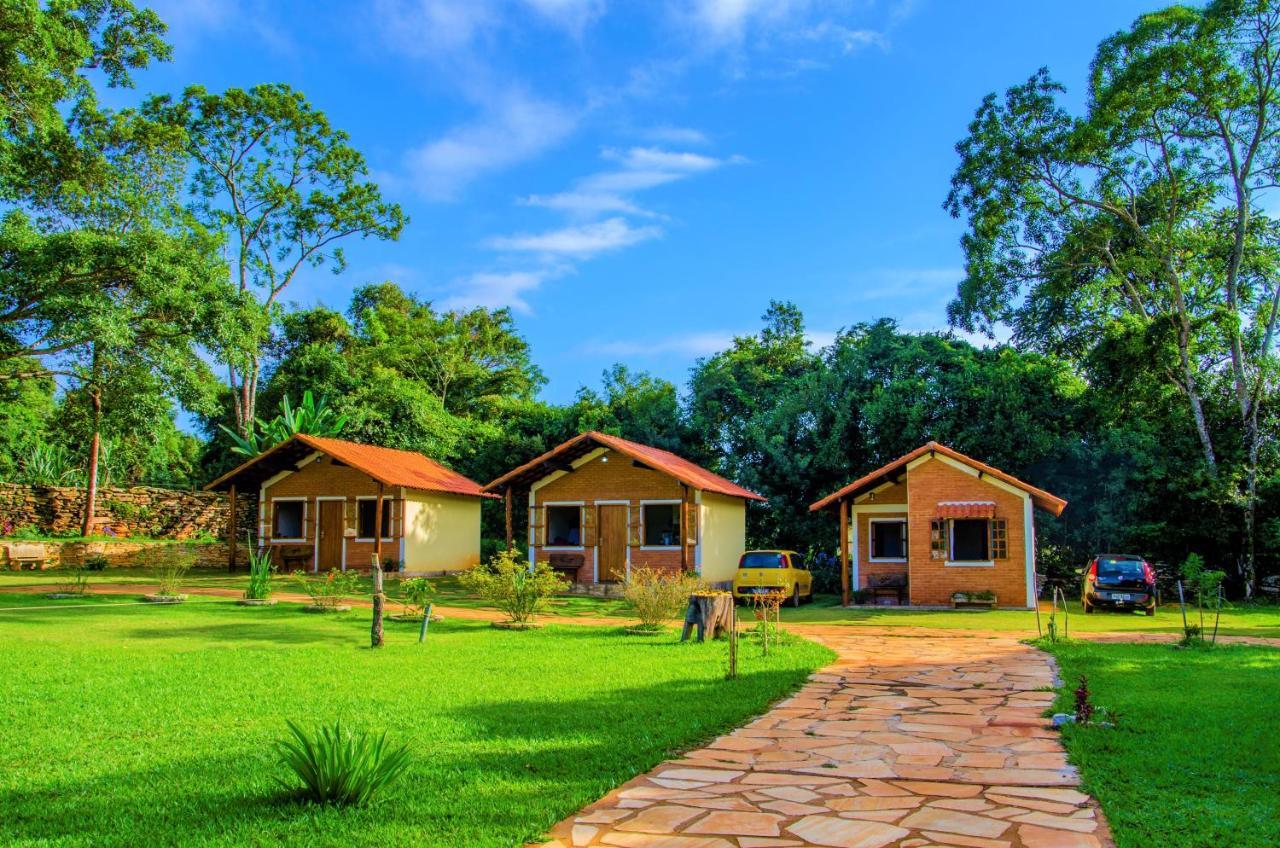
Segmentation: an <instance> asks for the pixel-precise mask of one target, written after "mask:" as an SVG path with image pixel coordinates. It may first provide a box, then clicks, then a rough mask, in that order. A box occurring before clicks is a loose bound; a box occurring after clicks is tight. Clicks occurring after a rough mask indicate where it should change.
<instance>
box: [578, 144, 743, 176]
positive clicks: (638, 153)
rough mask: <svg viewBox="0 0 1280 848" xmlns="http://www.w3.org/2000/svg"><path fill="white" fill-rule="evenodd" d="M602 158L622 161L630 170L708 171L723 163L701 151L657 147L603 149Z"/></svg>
mask: <svg viewBox="0 0 1280 848" xmlns="http://www.w3.org/2000/svg"><path fill="white" fill-rule="evenodd" d="M603 156H604V158H606V159H613V160H615V161H617V162H620V163H622V165H623V167H625V168H627V169H628V170H632V171H659V170H661V171H682V172H688V173H696V172H698V171H709V170H711V169H712V168H718V167H720V165H722V164H724V163H723V162H722V161H721V160H720V159H716V158H715V157H713V156H704V155H702V154H701V153H686V152H682V151H672V150H662V149H661V148H657V147H632V148H631V149H630V150H626V151H617V150H605V151H604V153H603Z"/></svg>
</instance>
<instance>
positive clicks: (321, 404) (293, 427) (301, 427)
mask: <svg viewBox="0 0 1280 848" xmlns="http://www.w3.org/2000/svg"><path fill="white" fill-rule="evenodd" d="M220 426H222V425H220ZM346 426H347V416H345V415H339V414H338V413H337V412H335V411H334V410H333V409H331V408H330V407H329V404H328V401H326V400H325V398H324V397H321V398H320V399H319V400H316V399H315V396H314V395H312V394H311V390H310V389H307V390H306V391H305V392H303V393H302V402H301V403H299V404H298V405H297V406H296V407H295V406H293V405H292V404H291V403H290V402H289V398H288V397H287V396H286V397H284V398H282V399H281V401H280V412H279V413H278V414H277V415H276V417H275V418H272V419H271V420H270V421H263V420H262V419H261V418H255V419H254V420H253V425H252V426H251V427H250V428H249V432H248V434H247V435H241V434H239V433H237V432H235V431H234V430H232V429H231V428H229V427H226V426H222V431H223V432H224V433H226V434H227V435H228V436H230V437H231V440H232V441H233V442H234V443H235V444H234V446H233V447H232V448H231V452H232V453H237V454H240V455H241V456H257V455H258V454H260V453H262V452H263V451H265V450H267V449H268V448H270V447H273V446H274V445H278V444H280V443H281V442H283V441H284V440H285V439H287V438H289V437H290V436H294V435H297V434H298V433H307V434H310V435H312V436H337V435H341V433H342V429H343V428H344V427H346Z"/></svg>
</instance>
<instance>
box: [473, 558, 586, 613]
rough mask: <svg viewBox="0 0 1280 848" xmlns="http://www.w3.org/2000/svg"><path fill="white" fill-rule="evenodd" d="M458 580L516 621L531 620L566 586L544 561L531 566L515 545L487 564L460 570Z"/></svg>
mask: <svg viewBox="0 0 1280 848" xmlns="http://www.w3.org/2000/svg"><path fill="white" fill-rule="evenodd" d="M461 582H462V585H463V587H464V588H466V589H467V590H468V591H470V592H474V593H475V594H477V595H479V596H480V597H481V598H484V599H485V600H486V601H488V602H489V603H491V604H493V605H494V606H495V607H497V608H498V609H500V610H502V611H503V612H505V613H506V614H507V616H508V617H509V618H510V619H511V621H513V622H516V623H517V624H523V623H526V622H530V621H532V620H533V618H534V616H536V615H537V614H538V613H540V612H542V610H543V609H544V608H545V607H546V604H547V598H549V597H551V596H552V595H554V594H555V593H556V592H560V591H563V590H564V589H565V588H567V587H568V584H567V583H565V581H564V579H563V578H562V577H561V576H560V575H559V574H556V573H555V572H554V571H552V570H551V566H549V565H547V564H546V563H545V562H539V563H538V564H537V566H536V567H535V568H530V567H529V564H528V562H526V561H524V560H522V559H521V558H520V553H519V551H517V550H516V549H515V548H507V549H505V550H502V551H499V552H498V553H497V554H496V555H495V556H494V557H493V559H491V560H490V561H489V563H488V564H487V565H482V566H477V567H476V568H473V569H471V570H470V571H467V572H463V574H462V577H461Z"/></svg>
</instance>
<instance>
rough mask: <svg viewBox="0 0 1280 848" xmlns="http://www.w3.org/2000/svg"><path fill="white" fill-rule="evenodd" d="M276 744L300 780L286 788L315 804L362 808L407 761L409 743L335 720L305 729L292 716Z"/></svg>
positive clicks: (286, 763) (288, 783)
mask: <svg viewBox="0 0 1280 848" xmlns="http://www.w3.org/2000/svg"><path fill="white" fill-rule="evenodd" d="M286 724H288V725H289V737H288V738H286V739H284V740H282V741H281V742H279V743H278V748H279V752H280V761H281V762H282V763H283V764H284V765H285V766H287V767H288V768H289V770H290V771H292V772H293V773H294V775H295V776H296V777H297V778H298V779H299V780H301V781H302V786H301V788H299V787H297V786H296V785H295V784H293V783H291V782H289V781H285V780H281V781H280V783H281V785H282V786H284V787H285V788H286V789H290V790H294V791H296V792H297V793H298V794H299V795H300V796H301V797H303V798H305V799H306V800H308V801H313V802H315V803H317V804H335V805H339V806H353V807H363V806H365V805H367V804H369V803H370V802H371V801H373V799H374V797H375V796H376V795H377V794H378V792H379V791H381V790H382V789H383V788H384V787H385V786H386V785H387V784H388V783H390V782H391V781H393V780H395V779H396V778H397V777H398V776H399V775H400V774H401V773H402V772H403V771H404V770H405V769H406V768H407V767H408V765H409V747H408V746H407V745H400V746H398V747H397V746H393V745H391V744H389V743H388V741H387V734H385V733H382V734H373V733H352V732H350V731H349V730H347V729H346V728H345V727H343V726H342V722H340V721H339V722H334V724H333V726H332V727H328V726H325V727H320V728H317V729H316V730H315V731H314V732H313V733H308V732H306V731H305V730H303V729H302V728H301V727H299V726H298V725H296V724H294V723H293V722H292V721H286Z"/></svg>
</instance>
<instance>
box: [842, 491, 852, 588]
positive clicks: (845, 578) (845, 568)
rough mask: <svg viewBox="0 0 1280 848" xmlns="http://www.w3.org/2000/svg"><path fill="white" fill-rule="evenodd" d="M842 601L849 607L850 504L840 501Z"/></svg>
mask: <svg viewBox="0 0 1280 848" xmlns="http://www.w3.org/2000/svg"><path fill="white" fill-rule="evenodd" d="M840 599H841V601H840V602H841V603H842V604H843V605H844V606H846V607H847V606H849V600H850V599H849V502H848V501H847V500H844V499H843V498H842V499H841V500H840Z"/></svg>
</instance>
